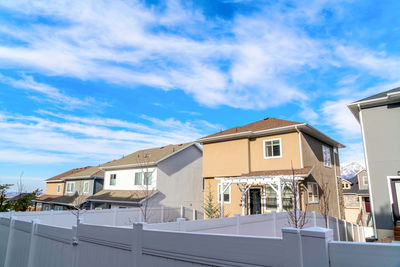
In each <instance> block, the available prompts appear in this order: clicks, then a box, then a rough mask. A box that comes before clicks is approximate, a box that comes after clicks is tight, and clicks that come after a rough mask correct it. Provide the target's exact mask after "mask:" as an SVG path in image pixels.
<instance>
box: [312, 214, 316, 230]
mask: <svg viewBox="0 0 400 267" xmlns="http://www.w3.org/2000/svg"><path fill="white" fill-rule="evenodd" d="M312 216H313V225H314V227H317V214H316V213H315V211H313V212H312Z"/></svg>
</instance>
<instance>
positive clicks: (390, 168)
mask: <svg viewBox="0 0 400 267" xmlns="http://www.w3.org/2000/svg"><path fill="white" fill-rule="evenodd" d="M361 118H362V119H361V125H362V127H363V139H364V144H365V153H366V159H367V166H368V175H369V179H370V180H369V182H370V195H371V205H372V211H373V212H374V216H375V224H376V228H377V234H378V238H380V236H383V234H380V232H382V233H388V231H385V230H392V229H393V222H392V214H391V213H392V209H391V202H390V194H391V192H390V191H389V186H388V178H387V177H388V176H397V175H398V171H400V153H399V151H400V138H399V133H400V103H397V104H392V105H385V106H379V107H373V108H368V109H362V110H361Z"/></svg>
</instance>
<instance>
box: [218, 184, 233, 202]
mask: <svg viewBox="0 0 400 267" xmlns="http://www.w3.org/2000/svg"><path fill="white" fill-rule="evenodd" d="M220 202H221V184H219V185H218V203H220ZM224 203H231V186H229V187H228V188H227V189H226V190H225V192H224Z"/></svg>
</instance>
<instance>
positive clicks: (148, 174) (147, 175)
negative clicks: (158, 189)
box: [144, 172, 153, 185]
mask: <svg viewBox="0 0 400 267" xmlns="http://www.w3.org/2000/svg"><path fill="white" fill-rule="evenodd" d="M152 174H153V173H151V172H145V173H144V184H145V185H151V183H152V176H153V175H152Z"/></svg>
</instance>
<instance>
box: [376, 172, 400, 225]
mask: <svg viewBox="0 0 400 267" xmlns="http://www.w3.org/2000/svg"><path fill="white" fill-rule="evenodd" d="M392 179H400V176H387V185H388V189H389V199H390V211H391V212H390V214H391V215H392V221H393V220H394V218H393V209H392V206H393V192H392V187H391V186H390V181H391V180H392ZM368 180H369V179H368ZM368 182H369V181H368ZM369 201H371V198H370V199H369ZM370 205H371V202H370ZM371 208H372V207H371ZM371 213H372V209H371Z"/></svg>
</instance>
